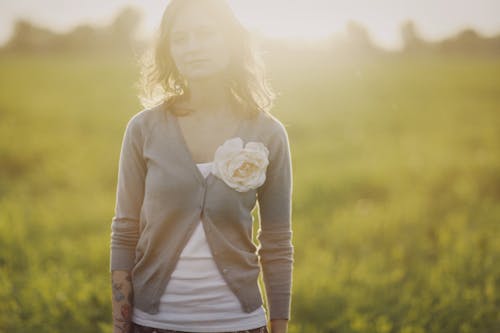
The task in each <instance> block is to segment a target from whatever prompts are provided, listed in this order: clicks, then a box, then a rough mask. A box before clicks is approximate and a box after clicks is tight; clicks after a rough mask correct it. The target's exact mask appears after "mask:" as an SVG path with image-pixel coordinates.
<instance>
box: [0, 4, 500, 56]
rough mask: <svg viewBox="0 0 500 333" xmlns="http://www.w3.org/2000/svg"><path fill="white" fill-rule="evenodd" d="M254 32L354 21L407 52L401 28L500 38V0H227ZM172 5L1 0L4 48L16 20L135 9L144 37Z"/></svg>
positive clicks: (316, 32) (74, 21)
mask: <svg viewBox="0 0 500 333" xmlns="http://www.w3.org/2000/svg"><path fill="white" fill-rule="evenodd" d="M228 2H229V3H230V5H231V7H232V8H233V10H234V11H235V13H236V15H237V16H238V17H239V18H240V20H241V21H242V22H243V24H244V25H245V26H246V27H247V28H248V29H250V30H254V31H259V32H261V33H263V34H265V35H268V36H271V37H296V38H302V39H321V38H325V37H327V36H329V35H331V34H334V33H343V32H344V29H345V25H346V23H347V22H348V21H349V20H354V21H356V22H359V23H361V24H362V25H364V26H365V27H366V28H367V29H368V31H369V33H370V36H371V38H372V40H373V41H374V42H375V43H376V44H378V45H379V46H380V47H383V48H386V49H391V50H397V49H400V48H401V46H402V43H401V38H400V27H401V24H402V23H403V22H405V21H407V20H410V19H411V20H413V21H414V22H415V24H416V27H417V29H418V32H419V34H420V35H421V36H422V37H423V38H425V39H427V40H431V41H434V40H439V39H442V38H445V37H448V36H450V35H452V34H455V33H457V32H458V31H460V30H461V29H464V28H466V27H472V28H474V29H475V30H476V31H478V32H479V33H481V34H483V35H485V36H493V35H496V34H500V0H475V1H474V0H418V1H416V0H344V1H339V0H228ZM167 3H168V1H167V0H85V1H78V2H77V1H72V0H44V1H40V0H0V44H4V43H5V42H6V41H7V40H8V38H9V37H10V35H11V33H12V24H13V23H14V22H15V21H16V19H17V18H24V19H29V20H30V21H32V22H33V23H35V24H38V25H42V26H44V27H48V28H50V29H53V30H54V31H58V32H66V31H69V30H71V29H72V28H73V27H75V26H76V25H78V24H81V23H91V24H95V25H98V26H104V25H107V24H109V23H110V22H111V21H112V19H113V17H114V15H115V14H116V13H117V11H118V10H120V9H121V8H123V7H125V6H127V5H133V6H136V7H137V8H139V9H141V10H142V11H143V14H144V17H143V19H144V22H143V25H142V27H141V30H140V36H145V37H147V36H148V35H149V34H151V32H152V31H153V30H154V29H155V28H156V26H157V25H158V23H159V21H160V19H161V14H162V12H163V9H164V8H165V6H166V4H167Z"/></svg>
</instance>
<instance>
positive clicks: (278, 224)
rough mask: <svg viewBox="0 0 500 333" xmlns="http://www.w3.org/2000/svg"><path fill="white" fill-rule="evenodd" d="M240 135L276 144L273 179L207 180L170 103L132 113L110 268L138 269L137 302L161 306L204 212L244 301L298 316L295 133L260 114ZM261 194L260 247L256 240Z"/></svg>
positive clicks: (224, 268) (278, 315)
mask: <svg viewBox="0 0 500 333" xmlns="http://www.w3.org/2000/svg"><path fill="white" fill-rule="evenodd" d="M234 136H239V137H240V138H242V139H243V142H244V144H246V143H247V142H248V141H259V142H262V143H263V144H265V145H266V147H267V148H268V150H269V165H268V167H267V171H266V181H265V183H264V184H263V185H262V186H260V187H259V188H257V189H250V190H248V191H246V192H239V191H236V190H235V189H233V188H232V187H230V186H228V185H227V184H226V183H225V182H224V181H223V180H221V179H219V178H218V177H216V176H215V175H214V174H212V173H210V174H209V175H208V176H207V178H205V177H204V176H203V175H202V174H201V172H200V170H199V169H198V167H197V166H196V164H195V162H194V161H193V158H192V156H191V154H190V152H189V150H188V148H187V145H186V141H185V139H184V137H183V136H182V131H181V130H180V127H179V124H178V120H177V118H176V116H175V115H174V114H173V113H172V112H171V111H170V110H169V109H166V108H165V107H163V106H162V105H160V106H157V107H154V108H150V109H144V110H141V111H140V112H138V113H137V114H135V115H134V116H133V117H131V119H130V120H129V122H128V124H127V126H126V129H125V134H124V136H123V141H122V147H121V152H120V160H119V166H118V184H117V191H116V206H115V215H114V217H113V219H112V223H111V231H112V232H111V244H110V271H113V270H128V271H131V272H132V286H133V290H134V306H136V307H137V308H139V309H141V310H142V311H145V312H148V313H150V314H155V313H158V311H159V301H160V297H161V295H162V293H163V291H164V289H165V287H166V285H167V283H168V281H169V278H170V275H171V273H172V271H173V270H174V268H175V266H176V262H177V260H178V257H179V255H180V253H181V251H182V249H183V248H184V246H185V244H186V243H187V241H188V239H189V237H190V236H191V234H192V232H193V231H194V229H195V227H196V225H197V223H198V222H199V220H200V219H201V220H202V223H203V227H204V230H205V233H206V237H207V242H208V243H209V246H210V249H211V250H212V254H213V257H214V260H215V262H216V265H217V267H218V269H219V271H220V273H221V274H222V276H223V277H224V279H225V281H226V282H227V284H228V286H229V287H230V289H231V290H232V291H233V292H234V294H235V295H236V296H237V298H238V299H239V301H240V303H241V306H242V309H243V310H244V311H246V312H252V311H254V310H256V309H257V308H258V307H259V306H261V305H262V304H263V299H262V297H261V293H260V289H259V286H258V282H257V281H258V276H259V273H260V268H262V274H263V279H264V284H265V289H266V297H267V301H268V306H269V309H268V310H269V319H289V318H290V303H291V288H292V270H293V262H294V247H293V245H292V228H291V201H292V200H291V195H292V164H291V157H290V147H289V141H288V134H287V132H286V130H285V127H284V125H283V124H282V123H281V122H280V121H279V120H278V119H277V118H275V117H274V116H272V115H270V114H268V113H263V112H260V114H259V115H258V116H256V117H255V118H247V119H245V120H243V122H242V123H241V124H240V126H239V128H238V130H237V131H236V132H235V134H234ZM256 202H258V205H259V214H260V215H259V217H260V221H261V224H260V226H259V230H258V235H257V239H258V240H259V243H260V245H259V246H258V247H257V246H256V245H255V244H254V243H253V241H252V226H253V216H252V214H251V212H252V210H253V208H254V207H255V205H256Z"/></svg>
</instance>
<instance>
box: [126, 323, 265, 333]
mask: <svg viewBox="0 0 500 333" xmlns="http://www.w3.org/2000/svg"><path fill="white" fill-rule="evenodd" d="M131 326H132V329H131V332H130V333H193V332H185V331H176V330H168V329H161V328H154V327H149V326H142V325H139V324H137V323H134V322H132V325H131ZM200 333H201V332H200ZM220 333H269V332H268V330H267V326H262V327H257V328H253V329H250V330H242V331H226V332H220Z"/></svg>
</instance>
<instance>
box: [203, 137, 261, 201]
mask: <svg viewBox="0 0 500 333" xmlns="http://www.w3.org/2000/svg"><path fill="white" fill-rule="evenodd" d="M268 156H269V150H268V149H267V147H266V146H265V145H264V144H262V143H261V142H248V143H247V144H246V145H245V147H243V140H242V139H241V138H239V137H235V138H232V139H228V140H227V141H226V142H224V144H222V145H221V146H219V147H218V148H217V150H216V151H215V156H214V163H212V173H213V174H214V175H215V176H217V177H219V178H220V179H222V180H223V181H224V182H225V183H226V184H227V185H228V186H230V187H232V188H234V189H235V190H236V191H238V192H245V191H248V190H249V189H255V188H257V187H259V186H260V185H262V184H264V182H265V181H266V169H267V166H268V165H269V160H268Z"/></svg>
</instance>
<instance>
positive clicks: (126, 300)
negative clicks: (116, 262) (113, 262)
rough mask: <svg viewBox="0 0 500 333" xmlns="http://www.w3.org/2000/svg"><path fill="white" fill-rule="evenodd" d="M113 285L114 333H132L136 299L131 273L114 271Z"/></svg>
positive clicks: (112, 276)
mask: <svg viewBox="0 0 500 333" xmlns="http://www.w3.org/2000/svg"><path fill="white" fill-rule="evenodd" d="M111 284H112V287H113V301H112V306H113V333H130V332H131V328H132V307H133V299H134V291H133V289H132V278H131V275H130V272H129V271H119V270H115V271H113V272H112V273H111Z"/></svg>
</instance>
